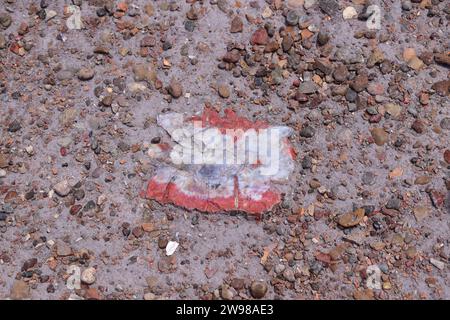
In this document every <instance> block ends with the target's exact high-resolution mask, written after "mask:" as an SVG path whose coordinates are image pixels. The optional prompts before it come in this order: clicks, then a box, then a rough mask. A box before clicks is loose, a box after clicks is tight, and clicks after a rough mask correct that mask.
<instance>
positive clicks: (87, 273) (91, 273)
mask: <svg viewBox="0 0 450 320" xmlns="http://www.w3.org/2000/svg"><path fill="white" fill-rule="evenodd" d="M96 272H97V271H96V270H95V268H92V267H90V268H87V269H86V270H84V271H83V273H82V274H81V281H82V282H83V283H86V284H93V283H94V282H95V280H96V278H95V273H96Z"/></svg>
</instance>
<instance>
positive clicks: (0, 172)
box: [0, 169, 6, 178]
mask: <svg viewBox="0 0 450 320" xmlns="http://www.w3.org/2000/svg"><path fill="white" fill-rule="evenodd" d="M3 177H6V170H3V169H0V178H3Z"/></svg>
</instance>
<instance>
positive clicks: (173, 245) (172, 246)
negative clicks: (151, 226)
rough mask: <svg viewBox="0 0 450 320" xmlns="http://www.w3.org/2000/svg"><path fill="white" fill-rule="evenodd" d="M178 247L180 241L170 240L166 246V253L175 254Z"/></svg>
mask: <svg viewBox="0 0 450 320" xmlns="http://www.w3.org/2000/svg"><path fill="white" fill-rule="evenodd" d="M177 248H178V242H175V241H169V243H167V246H166V254H167V255H168V256H171V255H173V254H174V252H175V250H177Z"/></svg>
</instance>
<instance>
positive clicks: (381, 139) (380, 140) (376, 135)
mask: <svg viewBox="0 0 450 320" xmlns="http://www.w3.org/2000/svg"><path fill="white" fill-rule="evenodd" d="M370 133H371V134H372V138H373V140H374V141H375V143H376V144H377V145H378V146H382V145H384V144H385V143H386V142H387V141H388V139H389V135H388V133H387V132H386V131H385V130H384V129H383V128H374V129H372V130H371V131H370Z"/></svg>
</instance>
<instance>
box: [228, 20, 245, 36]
mask: <svg viewBox="0 0 450 320" xmlns="http://www.w3.org/2000/svg"><path fill="white" fill-rule="evenodd" d="M243 29H244V23H243V22H242V19H241V18H240V17H238V16H235V17H234V18H233V19H232V20H231V26H230V32H231V33H238V32H242V30H243Z"/></svg>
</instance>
